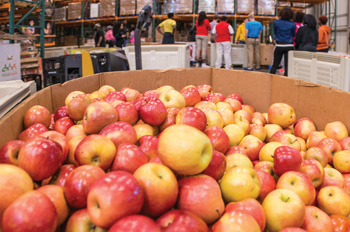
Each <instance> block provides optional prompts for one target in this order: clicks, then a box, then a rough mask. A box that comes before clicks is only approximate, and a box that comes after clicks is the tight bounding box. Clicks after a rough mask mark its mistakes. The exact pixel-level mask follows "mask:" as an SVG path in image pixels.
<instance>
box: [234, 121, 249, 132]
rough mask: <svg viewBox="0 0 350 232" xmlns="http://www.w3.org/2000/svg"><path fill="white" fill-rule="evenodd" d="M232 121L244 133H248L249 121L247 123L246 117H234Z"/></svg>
mask: <svg viewBox="0 0 350 232" xmlns="http://www.w3.org/2000/svg"><path fill="white" fill-rule="evenodd" d="M234 121H235V122H234V123H235V124H236V125H237V126H239V127H240V128H242V129H243V131H244V135H248V134H249V130H250V123H249V121H248V120H247V119H245V118H235V120H234Z"/></svg>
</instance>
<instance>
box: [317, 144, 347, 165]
mask: <svg viewBox="0 0 350 232" xmlns="http://www.w3.org/2000/svg"><path fill="white" fill-rule="evenodd" d="M317 146H318V147H320V148H321V149H322V150H323V151H324V152H325V153H326V154H327V156H328V163H329V164H333V156H334V154H335V153H336V152H338V151H341V150H342V148H341V146H340V144H339V143H338V142H337V141H336V140H335V139H332V138H325V139H322V140H321V141H320V142H319V144H318V145H317Z"/></svg>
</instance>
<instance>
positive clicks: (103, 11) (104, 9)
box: [100, 0, 115, 17]
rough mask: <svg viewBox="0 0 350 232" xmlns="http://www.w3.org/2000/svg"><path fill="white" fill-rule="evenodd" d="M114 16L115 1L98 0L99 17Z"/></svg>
mask: <svg viewBox="0 0 350 232" xmlns="http://www.w3.org/2000/svg"><path fill="white" fill-rule="evenodd" d="M110 16H115V1H111V0H100V17H110Z"/></svg>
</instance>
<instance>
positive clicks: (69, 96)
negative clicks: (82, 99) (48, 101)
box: [64, 91, 85, 106]
mask: <svg viewBox="0 0 350 232" xmlns="http://www.w3.org/2000/svg"><path fill="white" fill-rule="evenodd" d="M80 94H85V93H84V92H82V91H73V92H70V93H69V94H68V95H67V97H66V98H65V100H64V104H65V105H66V106H68V105H69V103H70V102H71V101H72V100H73V99H74V98H75V97H76V96H78V95H80Z"/></svg>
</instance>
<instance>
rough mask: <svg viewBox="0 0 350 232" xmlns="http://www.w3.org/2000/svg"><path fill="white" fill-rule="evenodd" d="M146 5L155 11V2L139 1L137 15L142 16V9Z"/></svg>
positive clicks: (150, 0) (148, 0)
mask: <svg viewBox="0 0 350 232" xmlns="http://www.w3.org/2000/svg"><path fill="white" fill-rule="evenodd" d="M146 5H150V6H151V7H152V9H153V0H137V4H136V14H140V12H141V10H142V8H143V7H144V6H146Z"/></svg>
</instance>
